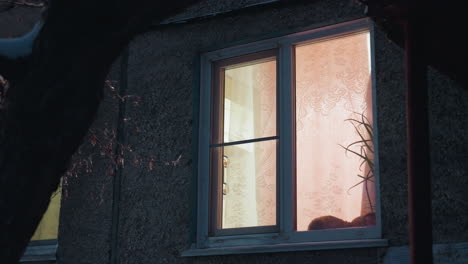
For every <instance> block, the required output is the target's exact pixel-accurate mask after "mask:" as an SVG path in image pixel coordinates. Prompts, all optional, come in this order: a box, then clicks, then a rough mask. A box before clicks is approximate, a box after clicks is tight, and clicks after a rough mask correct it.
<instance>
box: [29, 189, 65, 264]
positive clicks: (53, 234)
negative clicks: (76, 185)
mask: <svg viewBox="0 0 468 264" xmlns="http://www.w3.org/2000/svg"><path fill="white" fill-rule="evenodd" d="M61 198H62V185H59V187H58V188H57V190H56V191H55V192H54V193H53V194H52V197H51V198H50V202H49V206H48V207H47V210H46V212H45V213H44V215H43V216H42V219H41V222H39V225H38V226H37V228H36V231H35V232H34V235H33V236H32V238H31V241H30V242H29V245H28V247H27V248H26V250H25V252H24V254H23V256H22V258H21V260H20V262H26V263H54V262H55V260H56V251H57V238H58V226H59V215H60V202H61Z"/></svg>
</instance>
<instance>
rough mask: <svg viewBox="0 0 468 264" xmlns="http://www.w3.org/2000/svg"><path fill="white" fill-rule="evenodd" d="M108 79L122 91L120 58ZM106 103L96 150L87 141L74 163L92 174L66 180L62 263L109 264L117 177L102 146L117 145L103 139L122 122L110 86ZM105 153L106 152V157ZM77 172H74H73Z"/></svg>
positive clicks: (61, 226)
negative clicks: (87, 167)
mask: <svg viewBox="0 0 468 264" xmlns="http://www.w3.org/2000/svg"><path fill="white" fill-rule="evenodd" d="M107 80H112V81H113V82H112V83H113V85H114V87H115V88H116V89H120V85H121V83H120V58H119V59H117V61H116V62H115V63H114V65H113V68H112V70H111V72H110V73H109V74H108V77H107ZM104 94H105V95H104V100H103V102H102V103H101V106H100V108H99V112H98V115H97V116H98V118H97V119H96V121H95V122H94V123H93V125H92V126H91V129H93V130H95V131H97V134H98V140H99V141H100V142H98V143H97V144H96V145H95V147H92V145H91V144H90V138H89V137H87V138H85V139H84V141H83V143H82V146H81V147H80V149H81V153H77V154H75V156H74V158H73V159H72V161H71V164H72V166H73V164H75V165H77V166H78V167H80V164H79V163H83V162H90V161H92V164H90V163H88V164H89V165H90V166H89V168H90V169H91V171H89V172H88V173H86V171H85V170H84V169H83V168H85V167H84V166H81V167H80V168H82V169H80V170H75V171H76V172H80V173H78V175H67V176H65V178H63V179H62V180H63V181H62V185H63V188H62V204H61V211H60V224H59V238H58V251H57V260H58V263H66V264H75V263H89V264H95V263H108V262H109V253H110V248H111V245H110V241H111V226H112V203H113V186H114V176H113V175H111V174H110V173H111V172H112V171H113V170H112V169H111V170H110V171H109V169H110V168H113V167H114V166H113V165H112V162H111V156H110V153H107V152H106V150H105V149H104V148H103V147H102V146H101V145H100V144H101V143H104V144H107V145H108V144H109V143H111V142H113V146H114V149H112V150H111V151H112V152H113V151H114V150H115V143H116V142H115V140H114V141H110V140H107V139H106V138H105V137H103V136H102V133H103V132H104V130H105V129H114V130H115V129H116V125H117V120H118V117H117V116H118V101H119V100H118V99H117V98H114V97H113V96H114V95H115V93H113V92H111V91H110V90H109V88H108V87H105V88H104ZM101 152H103V153H105V154H104V156H102V154H101ZM72 171H73V170H72Z"/></svg>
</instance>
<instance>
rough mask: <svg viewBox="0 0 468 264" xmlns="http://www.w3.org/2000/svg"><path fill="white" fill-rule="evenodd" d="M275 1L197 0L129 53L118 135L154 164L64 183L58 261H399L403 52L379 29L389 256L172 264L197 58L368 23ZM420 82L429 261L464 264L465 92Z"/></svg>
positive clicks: (186, 211)
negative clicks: (424, 91)
mask: <svg viewBox="0 0 468 264" xmlns="http://www.w3.org/2000/svg"><path fill="white" fill-rule="evenodd" d="M275 2H276V1H260V0H257V1H253V0H251V1H235V0H232V1H231V0H230V1H227V0H226V1H214V0H206V1H203V2H202V3H200V4H198V5H195V6H194V7H191V8H189V9H188V10H187V11H186V12H184V13H182V14H180V15H177V16H175V17H173V18H171V19H168V20H166V21H165V22H164V23H161V24H157V25H154V27H153V30H152V31H150V32H148V33H145V34H144V35H141V36H139V37H137V38H136V39H135V40H134V41H133V42H132V43H131V45H130V46H129V48H128V50H127V51H126V52H125V53H124V54H123V55H122V56H121V58H119V59H118V61H116V63H115V67H114V68H113V70H112V72H111V73H110V76H109V79H112V80H115V81H117V82H116V83H115V87H116V88H117V89H119V90H120V91H121V93H122V94H126V95H135V96H139V97H141V99H142V100H141V102H139V106H138V107H135V106H134V105H133V104H132V102H131V101H129V102H128V103H127V104H125V107H121V108H120V111H121V113H120V114H121V117H125V121H124V120H123V118H121V119H120V120H119V121H118V122H117V123H116V125H115V127H116V129H117V130H118V132H119V131H120V132H122V133H121V134H120V136H119V140H121V142H120V143H121V144H122V145H125V146H131V147H132V148H133V149H134V151H135V152H137V153H138V155H140V156H141V157H145V158H146V161H148V160H151V165H150V164H149V163H148V162H145V163H144V164H143V163H142V164H138V166H136V164H132V158H131V156H129V157H126V163H125V166H124V167H123V168H122V169H120V170H118V171H117V172H116V174H115V175H114V176H110V175H108V173H106V171H105V169H100V167H104V166H105V165H102V166H101V165H99V164H98V165H96V169H95V170H94V172H93V173H91V174H83V175H80V176H79V177H72V178H70V179H69V183H68V185H67V186H66V187H65V189H66V192H67V194H66V195H63V196H62V197H64V198H63V199H62V205H61V214H60V227H59V237H58V252H57V263H66V264H78V263H111V264H114V263H122V264H124V263H125V264H127V263H128V264H131V263H275V264H276V263H278V264H279V263H314V264H319V263H349V264H351V263H356V264H357V263H360V264H361V263H408V249H407V245H408V229H407V221H408V219H407V172H406V136H405V131H406V125H405V73H404V62H403V50H402V48H401V47H399V46H398V45H396V44H395V43H393V42H391V41H390V40H388V39H387V37H386V36H385V33H383V32H382V31H381V30H380V29H379V28H378V27H376V28H375V35H374V45H375V70H376V83H375V87H376V96H377V97H376V102H377V121H378V127H379V131H378V139H379V145H378V148H379V152H380V154H379V157H378V159H379V163H380V172H379V173H380V189H379V190H378V191H379V192H380V199H381V214H382V239H387V240H388V246H384V247H364V248H343V249H328V250H306V251H291V252H270V253H256V254H234V255H222V256H203V257H201V256H200V257H182V256H181V254H182V252H184V251H185V250H187V249H189V248H190V247H191V245H192V243H194V241H195V232H196V225H197V223H196V219H197V218H196V215H197V208H196V205H197V202H196V200H197V174H196V171H197V167H196V166H197V162H198V157H197V147H198V145H197V141H198V139H197V131H198V123H197V122H198V117H197V116H198V112H197V111H198V100H199V96H200V95H199V89H200V85H199V83H200V55H201V54H202V53H204V52H207V51H213V50H218V49H220V48H224V47H230V46H235V45H239V44H245V43H250V42H253V41H258V40H262V39H269V38H272V37H278V36H282V35H286V34H291V33H294V32H300V31H303V30H307V29H314V28H319V27H323V26H326V25H333V24H337V23H341V22H345V21H351V20H354V19H359V18H364V17H365V13H364V12H365V11H364V7H363V6H360V5H358V4H356V3H355V2H354V1H348V0H320V1H309V2H308V1H291V2H288V1H286V2H285V3H275ZM259 4H261V5H259ZM252 5H257V6H252ZM428 75H429V77H428V79H429V96H430V98H429V117H430V138H431V144H430V146H431V172H432V189H433V192H432V194H433V195H432V199H433V200H432V206H433V220H432V221H433V238H434V240H433V241H434V244H435V250H434V253H435V261H436V262H435V263H465V262H464V261H466V260H467V259H468V253H467V248H468V233H467V232H466V230H468V202H467V201H468V188H467V187H468V162H467V161H468V156H467V155H468V154H467V153H468V137H467V136H466V131H468V110H467V109H468V89H467V88H466V87H462V86H461V85H459V84H458V83H457V82H455V81H453V80H451V79H449V78H448V77H446V76H444V75H442V74H440V73H439V72H438V71H437V70H435V69H433V68H430V69H429V74H428ZM107 104H112V102H107ZM103 109H106V108H105V107H103ZM105 111H106V110H102V111H101V112H105ZM109 118H110V119H111V120H112V119H113V120H117V116H116V115H115V116H113V115H110V117H109ZM102 122H103V121H101V123H102ZM100 125H102V124H100V122H99V120H98V122H97V126H100Z"/></svg>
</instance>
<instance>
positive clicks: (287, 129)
mask: <svg viewBox="0 0 468 264" xmlns="http://www.w3.org/2000/svg"><path fill="white" fill-rule="evenodd" d="M278 61H279V67H278V71H279V74H278V76H279V78H278V79H279V81H278V87H279V89H278V97H279V133H280V138H281V140H280V143H279V144H280V146H279V149H280V152H279V204H280V208H279V209H280V210H279V211H280V216H279V220H280V232H281V233H283V234H288V233H291V232H292V231H293V229H294V219H293V216H294V215H295V214H294V201H293V197H294V193H295V192H294V185H293V148H294V145H293V100H292V99H293V93H292V91H293V89H292V87H293V85H292V83H293V71H292V69H293V68H292V66H293V55H292V45H291V44H284V45H280V49H279V58H278Z"/></svg>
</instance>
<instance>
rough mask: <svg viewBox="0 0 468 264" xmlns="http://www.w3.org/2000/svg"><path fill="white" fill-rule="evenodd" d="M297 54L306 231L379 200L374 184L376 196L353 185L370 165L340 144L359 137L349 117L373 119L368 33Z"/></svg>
mask: <svg viewBox="0 0 468 264" xmlns="http://www.w3.org/2000/svg"><path fill="white" fill-rule="evenodd" d="M295 54H296V136H297V138H296V140H297V141H296V147H297V160H296V162H297V164H296V166H297V168H296V169H297V230H300V231H303V230H307V228H308V225H309V223H310V222H311V221H312V220H313V219H316V218H318V217H321V216H327V215H330V216H334V217H337V218H340V219H342V220H344V221H348V222H350V221H352V220H353V219H354V218H356V217H358V216H360V215H363V214H366V213H368V212H370V211H371V210H370V206H369V202H371V203H372V204H374V203H375V201H374V199H375V198H374V197H375V194H374V193H375V191H374V188H373V186H374V184H373V183H370V184H368V187H369V188H370V197H371V201H369V200H368V199H367V194H366V193H365V189H364V188H363V187H364V184H359V185H357V186H355V187H353V188H351V187H352V186H354V185H355V184H356V183H358V182H359V181H361V180H362V179H361V178H360V177H358V176H357V175H365V173H366V170H369V168H366V166H365V164H364V165H362V166H361V162H362V159H361V158H359V157H358V156H357V155H355V154H353V153H351V152H348V153H346V152H345V149H344V148H343V147H341V146H340V145H343V146H345V147H346V146H348V145H349V144H350V143H352V142H355V141H358V140H360V137H359V135H358V133H357V132H356V129H355V128H354V127H353V125H352V122H350V121H346V119H349V118H356V119H361V114H363V115H364V116H365V117H366V118H367V119H368V120H370V121H371V120H372V94H371V93H372V92H371V91H372V90H371V74H370V56H369V34H368V33H367V32H364V33H359V34H353V35H348V36H344V37H338V38H334V39H327V40H324V41H319V42H314V43H310V44H306V45H301V46H298V47H296V49H295ZM361 129H363V127H361ZM362 132H365V131H362ZM364 134H365V133H364ZM366 135H367V134H366ZM352 149H353V150H355V151H358V152H359V151H360V150H359V147H358V146H356V148H352ZM350 188H351V189H350ZM364 198H365V199H364Z"/></svg>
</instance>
